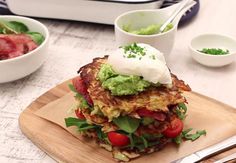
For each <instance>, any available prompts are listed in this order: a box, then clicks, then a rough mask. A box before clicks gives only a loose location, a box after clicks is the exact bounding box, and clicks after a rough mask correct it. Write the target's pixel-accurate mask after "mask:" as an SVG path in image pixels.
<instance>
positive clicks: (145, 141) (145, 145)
mask: <svg viewBox="0 0 236 163" xmlns="http://www.w3.org/2000/svg"><path fill="white" fill-rule="evenodd" d="M140 138H141V139H142V140H143V144H144V147H145V148H147V147H148V141H147V140H146V139H145V138H144V137H143V136H140Z"/></svg>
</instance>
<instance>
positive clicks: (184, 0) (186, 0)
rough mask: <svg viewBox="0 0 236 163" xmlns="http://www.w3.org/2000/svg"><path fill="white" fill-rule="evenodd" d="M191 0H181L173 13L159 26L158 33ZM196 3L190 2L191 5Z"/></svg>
mask: <svg viewBox="0 0 236 163" xmlns="http://www.w3.org/2000/svg"><path fill="white" fill-rule="evenodd" d="M191 1H192V0H183V1H182V2H180V6H179V7H178V8H177V9H176V10H175V11H174V12H173V14H172V15H171V16H170V17H169V18H168V19H167V20H166V22H165V23H164V24H163V25H162V26H161V27H160V30H159V33H162V32H163V31H164V30H165V28H166V27H167V25H168V24H170V23H171V22H172V21H173V20H174V19H175V17H176V16H177V15H178V14H179V13H180V12H181V11H182V10H183V9H185V7H186V6H187V4H188V3H189V2H191ZM195 4H196V3H194V2H193V1H192V3H191V4H190V5H191V6H193V5H195Z"/></svg>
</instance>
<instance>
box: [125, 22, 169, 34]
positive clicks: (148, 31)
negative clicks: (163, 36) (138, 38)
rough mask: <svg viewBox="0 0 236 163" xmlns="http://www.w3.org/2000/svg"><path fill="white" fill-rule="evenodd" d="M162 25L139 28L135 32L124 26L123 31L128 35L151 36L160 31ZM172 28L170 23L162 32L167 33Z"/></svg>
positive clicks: (128, 26)
mask: <svg viewBox="0 0 236 163" xmlns="http://www.w3.org/2000/svg"><path fill="white" fill-rule="evenodd" d="M161 25H162V24H152V25H149V26H147V27H144V28H140V29H137V30H131V28H130V25H124V26H123V30H124V31H126V32H129V33H133V34H137V35H153V34H158V33H159V31H160V27H161ZM172 28H173V24H172V23H170V24H168V25H167V26H166V28H165V30H164V31H163V32H167V31H169V30H170V29H172Z"/></svg>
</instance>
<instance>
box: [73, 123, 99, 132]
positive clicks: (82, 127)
mask: <svg viewBox="0 0 236 163" xmlns="http://www.w3.org/2000/svg"><path fill="white" fill-rule="evenodd" d="M77 127H78V129H79V131H85V130H88V129H92V128H96V127H97V126H95V125H90V124H88V123H84V124H81V125H79V126H77Z"/></svg>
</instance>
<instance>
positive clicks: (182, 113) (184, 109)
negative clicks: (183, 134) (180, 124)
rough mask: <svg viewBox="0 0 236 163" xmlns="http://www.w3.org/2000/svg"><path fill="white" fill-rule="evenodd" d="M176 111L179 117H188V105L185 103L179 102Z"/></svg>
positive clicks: (182, 118)
mask: <svg viewBox="0 0 236 163" xmlns="http://www.w3.org/2000/svg"><path fill="white" fill-rule="evenodd" d="M175 111H176V114H177V116H178V117H179V119H181V120H184V119H185V118H186V112H187V107H186V105H185V104H184V103H179V104H178V107H177V108H176V109H175Z"/></svg>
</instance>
